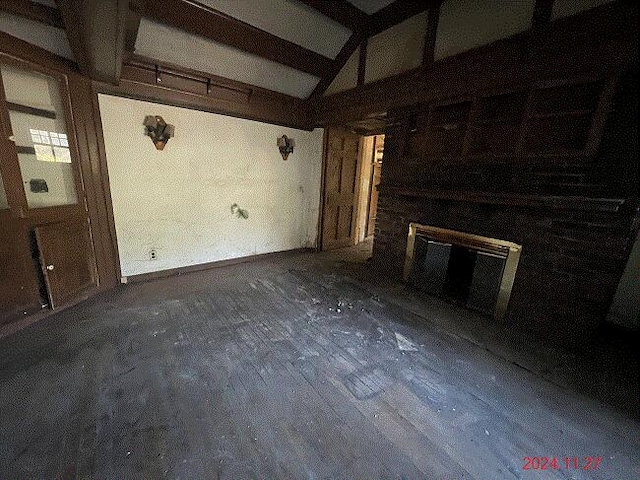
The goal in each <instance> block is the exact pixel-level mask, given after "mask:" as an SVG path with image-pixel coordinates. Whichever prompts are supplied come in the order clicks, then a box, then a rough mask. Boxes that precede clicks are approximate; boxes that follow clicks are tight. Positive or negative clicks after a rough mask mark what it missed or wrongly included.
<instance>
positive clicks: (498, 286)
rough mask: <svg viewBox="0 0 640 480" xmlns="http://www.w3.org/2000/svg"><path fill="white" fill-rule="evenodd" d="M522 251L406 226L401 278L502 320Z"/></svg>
mask: <svg viewBox="0 0 640 480" xmlns="http://www.w3.org/2000/svg"><path fill="white" fill-rule="evenodd" d="M521 250H522V246H521V245H518V244H515V243H512V242H508V241H505V240H498V239H495V238H489V237H482V236H479V235H473V234H469V233H464V232H459V231H455V230H448V229H444V228H438V227H432V226H428V225H420V224H418V223H410V224H409V235H408V238H407V252H406V257H405V265H404V280H405V281H406V282H407V283H409V284H411V285H413V286H415V287H417V288H419V289H420V290H422V291H424V292H426V293H429V294H431V295H435V296H438V297H443V298H445V299H447V300H450V301H453V302H454V303H456V304H460V305H464V306H466V307H468V308H470V309H473V310H477V311H480V312H483V313H486V314H489V315H492V316H493V317H494V318H495V319H496V320H503V319H504V317H505V314H506V312H507V305H508V304H509V297H510V296H511V288H512V287H513V281H514V278H515V275H516V270H517V268H518V261H519V259H520V252H521Z"/></svg>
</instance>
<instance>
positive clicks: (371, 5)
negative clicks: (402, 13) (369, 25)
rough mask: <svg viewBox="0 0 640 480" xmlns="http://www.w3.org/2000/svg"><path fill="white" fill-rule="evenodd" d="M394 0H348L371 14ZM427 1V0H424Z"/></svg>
mask: <svg viewBox="0 0 640 480" xmlns="http://www.w3.org/2000/svg"><path fill="white" fill-rule="evenodd" d="M393 1H394V0H348V2H349V3H350V4H352V5H354V6H356V7H358V8H359V9H360V10H362V11H363V12H364V13H368V14H369V15H370V14H372V13H376V12H377V11H378V10H380V9H382V8H384V7H386V6H387V5H389V4H390V3H393ZM423 1H426V0H423Z"/></svg>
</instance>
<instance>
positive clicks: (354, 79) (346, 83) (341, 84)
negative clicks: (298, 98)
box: [324, 47, 360, 95]
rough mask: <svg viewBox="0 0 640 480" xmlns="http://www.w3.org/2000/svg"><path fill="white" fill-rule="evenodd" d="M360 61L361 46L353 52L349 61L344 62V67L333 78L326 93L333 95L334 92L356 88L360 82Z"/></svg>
mask: <svg viewBox="0 0 640 480" xmlns="http://www.w3.org/2000/svg"><path fill="white" fill-rule="evenodd" d="M359 62H360V47H358V48H356V50H355V51H354V52H353V53H352V54H351V56H350V57H349V60H347V63H345V64H344V66H343V67H342V69H341V70H340V71H339V72H338V75H336V78H334V79H333V81H332V82H331V84H330V85H329V88H327V90H326V92H324V94H325V95H332V94H334V93H338V92H342V91H344V90H349V89H350V88H355V87H356V85H357V84H358V63H359Z"/></svg>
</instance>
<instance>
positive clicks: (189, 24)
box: [132, 0, 333, 77]
mask: <svg viewBox="0 0 640 480" xmlns="http://www.w3.org/2000/svg"><path fill="white" fill-rule="evenodd" d="M140 4H141V5H140V7H137V6H135V5H132V7H133V8H134V9H136V10H137V12H136V13H138V14H140V15H142V16H143V17H147V18H151V19H153V20H155V21H157V22H160V23H163V24H165V25H168V26H171V27H174V28H177V29H179V30H183V31H185V32H189V33H192V34H195V35H200V36H201V37H205V38H208V39H209V40H213V41H215V42H219V43H223V44H225V45H230V46H232V47H234V48H237V49H239V50H242V51H244V52H248V53H251V54H253V55H257V56H259V57H262V58H266V59H267V60H271V61H273V62H277V63H280V64H282V65H287V66H288V67H291V68H294V69H296V70H300V71H302V72H305V73H309V74H311V75H314V76H317V77H321V76H322V75H323V74H324V73H325V72H326V71H327V70H328V69H329V68H330V67H331V65H332V63H333V61H332V60H331V59H330V58H327V57H325V56H324V55H320V54H319V53H316V52H313V51H311V50H308V49H306V48H304V47H301V46H300V45H296V44H295V43H293V42H289V41H288V40H284V39H282V38H280V37H277V36H275V35H272V34H270V33H268V32H265V31H264V30H261V29H259V28H256V27H254V26H252V25H249V24H248V23H244V22H241V21H240V20H237V19H235V18H233V17H230V16H229V15H226V14H224V13H222V12H219V11H217V10H214V9H213V8H210V7H207V6H206V5H202V4H201V3H198V2H195V1H187V0H141V1H140Z"/></svg>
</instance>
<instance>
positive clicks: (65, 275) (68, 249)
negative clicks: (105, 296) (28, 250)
mask: <svg viewBox="0 0 640 480" xmlns="http://www.w3.org/2000/svg"><path fill="white" fill-rule="evenodd" d="M35 232H36V239H37V241H38V250H39V252H40V265H41V266H42V274H43V275H44V279H45V282H46V284H47V293H48V296H49V305H50V306H51V308H52V309H56V308H58V307H59V306H61V305H64V304H65V303H66V302H67V301H69V300H71V299H74V298H77V297H79V296H80V295H81V294H82V292H84V291H86V290H88V289H89V288H91V287H94V286H95V285H96V271H95V261H94V259H93V251H92V248H91V238H90V236H89V226H88V225H87V223H86V222H65V223H53V224H50V225H44V226H41V227H36V229H35Z"/></svg>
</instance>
